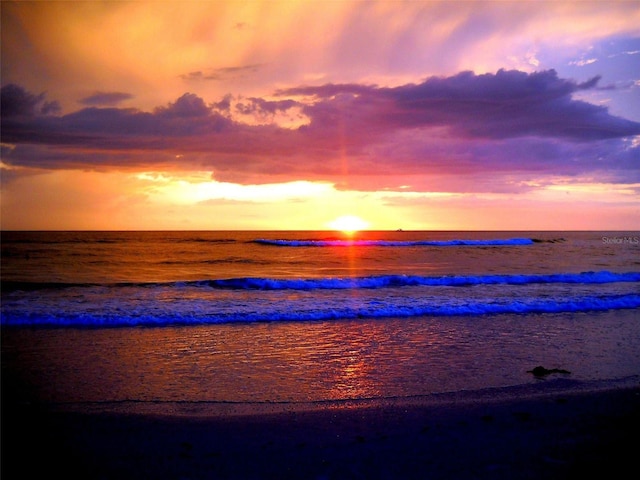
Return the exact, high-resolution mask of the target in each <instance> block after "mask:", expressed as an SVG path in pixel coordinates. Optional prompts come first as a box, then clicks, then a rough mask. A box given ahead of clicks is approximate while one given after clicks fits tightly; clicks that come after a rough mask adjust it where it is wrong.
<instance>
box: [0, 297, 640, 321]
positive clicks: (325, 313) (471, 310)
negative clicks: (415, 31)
mask: <svg viewBox="0 0 640 480" xmlns="http://www.w3.org/2000/svg"><path fill="white" fill-rule="evenodd" d="M636 308H640V295H637V294H626V295H613V296H581V297H569V298H559V299H539V298H521V299H515V300H511V301H508V302H498V303H496V302H495V301H472V302H463V303H448V302H445V303H443V304H432V303H429V302H426V303H423V302H415V303H414V304H412V305H394V304H390V305H384V306H371V305H369V306H360V307H356V308H353V307H348V306H334V307H331V308H319V309H316V308H314V309H311V310H304V309H303V310H299V309H296V308H291V305H288V304H287V303H286V302H285V303H284V304H283V305H281V306H280V308H277V309H275V310H272V311H253V312H236V313H224V314H220V313H218V314H216V313H215V312H201V313H200V314H197V313H196V314H194V313H193V312H192V313H190V314H180V313H177V312H173V313H169V312H167V313H166V314H161V313H155V314H154V313H147V314H145V315H126V314H122V313H121V312H118V313H117V314H115V312H95V313H93V314H91V315H74V314H69V313H64V314H58V315H57V314H55V313H49V314H40V315H15V314H10V315H6V316H3V317H2V322H1V324H2V325H4V326H48V327H101V328H104V327H127V326H157V327H160V326H169V325H206V324H211V325H216V324H228V323H255V322H305V321H326V320H349V319H367V318H368V319H374V318H394V317H395V318H410V317H454V316H480V315H499V314H520V315H526V314H541V313H564V312H588V311H604V310H619V309H636Z"/></svg>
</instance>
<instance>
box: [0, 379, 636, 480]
mask: <svg viewBox="0 0 640 480" xmlns="http://www.w3.org/2000/svg"><path fill="white" fill-rule="evenodd" d="M541 392H544V393H538V394H536V393H535V390H534V391H533V392H532V391H531V390H528V393H527V394H526V395H519V394H518V393H517V392H516V393H514V392H510V393H509V392H497V393H496V394H494V395H487V394H486V392H485V393H484V394H478V393H473V392H470V393H467V394H465V395H462V396H461V397H459V396H455V395H454V396H445V397H443V398H433V397H428V398H414V399H397V400H394V401H382V402H381V401H378V402H370V403H368V402H360V403H358V402H347V403H345V404H339V405H335V404H332V405H331V406H321V407H318V406H316V408H312V409H295V410H290V411H287V409H286V408H284V407H278V406H272V407H271V408H270V409H265V411H256V412H253V413H252V412H250V411H246V410H245V411H240V412H236V411H234V410H233V409H232V408H230V409H227V410H226V411H223V410H220V409H218V410H217V411H210V412H207V411H206V408H202V406H197V405H196V406H191V407H192V408H191V409H190V408H185V406H183V407H182V408H181V410H179V411H173V412H170V413H169V414H162V413H161V410H159V409H156V411H154V412H144V411H141V410H140V409H138V410H136V408H135V405H134V406H126V405H120V406H117V405H116V406H114V409H113V410H112V411H105V410H104V409H98V410H94V411H91V408H89V407H87V406H85V407H83V408H82V409H77V408H76V409H68V408H67V409H65V408H60V407H58V408H54V409H51V408H47V409H45V408H39V407H38V406H37V405H33V404H32V405H24V404H23V405H16V404H13V405H12V404H11V402H10V401H9V402H7V401H6V400H7V399H6V398H3V412H2V413H3V415H2V421H3V439H2V448H3V452H2V477H3V478H5V479H11V478H30V477H31V478H33V476H34V475H36V474H38V473H39V472H43V471H44V472H46V474H47V475H48V476H55V475H62V476H64V477H65V478H85V479H89V478H96V479H112V478H113V479H116V478H118V479H124V478H131V479H140V478H149V479H211V478H216V479H217V478H221V479H222V478H228V479H252V478H255V479H282V478H300V479H307V478H308V479H351V478H356V479H357V478H362V479H365V478H366V479H370V478H380V479H387V478H389V479H390V478H430V479H449V478H451V479H453V478H455V479H466V478H473V479H484V478H486V479H489V478H490V479H496V478H498V479H499V478H504V479H515V478H523V479H538V478H544V479H554V478H558V479H559V478H582V477H583V476H584V475H586V474H588V475H590V476H598V475H600V474H602V475H603V476H605V475H606V476H607V477H609V478H622V472H624V471H626V470H627V469H629V468H633V465H634V464H635V458H634V457H633V456H632V455H631V454H630V451H629V446H630V445H633V444H634V440H633V439H634V438H635V437H636V435H637V431H638V428H639V427H640V388H639V387H638V386H635V387H633V386H632V387H625V388H613V389H598V390H595V391H576V390H575V389H571V388H570V389H563V388H559V389H556V390H555V391H552V392H549V389H546V388H545V389H543V390H541ZM269 410H270V411H269ZM618 474H619V475H618Z"/></svg>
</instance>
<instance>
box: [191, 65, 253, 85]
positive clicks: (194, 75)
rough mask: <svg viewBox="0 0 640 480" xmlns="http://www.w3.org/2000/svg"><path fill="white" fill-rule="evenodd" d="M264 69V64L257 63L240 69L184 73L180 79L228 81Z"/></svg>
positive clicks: (239, 67) (228, 68)
mask: <svg viewBox="0 0 640 480" xmlns="http://www.w3.org/2000/svg"><path fill="white" fill-rule="evenodd" d="M262 67H263V64H260V63H256V64H251V65H241V66H238V67H222V68H211V69H208V70H206V71H202V70H197V71H194V72H189V73H184V74H182V75H180V78H181V79H183V80H187V81H203V80H216V81H223V80H225V81H226V80H232V79H238V78H243V77H246V76H247V75H249V74H252V73H256V72H257V71H258V70H260V69H261V68H262Z"/></svg>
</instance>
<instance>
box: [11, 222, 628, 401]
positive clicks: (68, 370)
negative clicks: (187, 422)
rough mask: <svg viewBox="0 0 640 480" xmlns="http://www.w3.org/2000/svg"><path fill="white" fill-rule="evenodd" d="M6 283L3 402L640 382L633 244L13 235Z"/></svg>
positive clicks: (581, 238)
mask: <svg viewBox="0 0 640 480" xmlns="http://www.w3.org/2000/svg"><path fill="white" fill-rule="evenodd" d="M1 274H2V293H1V295H2V306H1V313H2V317H1V326H2V381H3V397H5V396H6V395H10V396H11V398H12V400H15V401H20V402H30V403H38V404H43V405H49V406H52V405H53V406H79V407H81V408H89V407H91V408H107V409H108V408H115V406H118V405H120V406H122V405H129V406H131V405H134V406H135V405H137V406H141V405H142V406H149V407H153V408H155V409H160V410H161V411H172V409H173V410H177V409H180V408H182V409H184V408H189V407H190V406H203V405H205V406H216V405H217V406H226V407H225V408H229V406H237V405H259V404H270V403H274V404H280V405H287V404H290V405H301V404H306V405H310V404H319V403H322V404H327V403H328V404H331V402H338V403H339V402H348V401H364V400H372V399H373V400H375V399H393V398H411V397H421V396H428V395H438V394H447V393H455V392H464V391H470V390H472V391H478V390H484V391H491V389H501V388H502V389H504V388H525V389H526V388H534V387H535V388H539V387H540V385H541V384H543V383H544V382H546V384H548V385H550V386H552V385H556V386H557V385H573V386H575V387H576V388H579V387H580V386H581V385H594V384H606V383H611V382H613V383H615V382H623V383H624V382H635V383H636V384H637V381H638V379H640V233H638V232H430V231H424V232H418V231H398V232H389V231H380V232H376V231H366V232H358V233H355V234H353V236H348V235H346V234H342V233H335V232H326V231H322V232H310V231H297V232H288V231H270V232H266V231H254V232H250V231H241V232H215V231H211V232H202V231H185V232H173V231H171V232H2V270H1ZM538 365H542V366H544V367H545V368H549V369H559V370H562V371H566V372H568V373H561V372H558V373H554V374H551V375H548V376H545V377H544V378H541V377H535V376H533V375H532V374H531V372H530V370H532V369H533V368H534V367H536V366H538Z"/></svg>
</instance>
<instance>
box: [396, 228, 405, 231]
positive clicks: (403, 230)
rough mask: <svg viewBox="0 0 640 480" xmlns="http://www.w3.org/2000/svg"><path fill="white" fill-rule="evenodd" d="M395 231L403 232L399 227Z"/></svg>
mask: <svg viewBox="0 0 640 480" xmlns="http://www.w3.org/2000/svg"><path fill="white" fill-rule="evenodd" d="M396 232H404V230H402V229H401V228H399V229H397V230H396Z"/></svg>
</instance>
